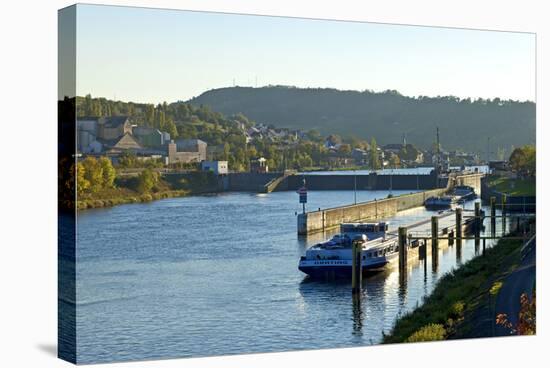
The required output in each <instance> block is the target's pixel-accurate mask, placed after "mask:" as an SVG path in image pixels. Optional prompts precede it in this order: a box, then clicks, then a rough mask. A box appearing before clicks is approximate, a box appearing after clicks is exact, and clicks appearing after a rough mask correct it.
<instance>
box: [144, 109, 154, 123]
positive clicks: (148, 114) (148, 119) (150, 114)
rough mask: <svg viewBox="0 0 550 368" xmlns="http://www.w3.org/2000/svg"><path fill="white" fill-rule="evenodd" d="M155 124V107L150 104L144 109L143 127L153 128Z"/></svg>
mask: <svg viewBox="0 0 550 368" xmlns="http://www.w3.org/2000/svg"><path fill="white" fill-rule="evenodd" d="M154 123H155V107H154V106H153V105H151V104H148V105H147V106H146V107H145V125H147V126H148V127H153V125H154Z"/></svg>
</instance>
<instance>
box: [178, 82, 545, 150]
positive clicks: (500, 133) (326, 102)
mask: <svg viewBox="0 0 550 368" xmlns="http://www.w3.org/2000/svg"><path fill="white" fill-rule="evenodd" d="M188 102H190V103H191V104H195V105H200V104H204V105H208V106H210V107H211V108H212V109H213V110H215V111H220V112H222V113H224V114H227V115H229V114H235V113H239V112H240V113H243V114H245V115H246V116H248V117H249V118H251V119H253V120H255V121H257V122H261V123H265V124H273V125H275V126H277V127H286V128H298V129H303V130H308V129H317V130H319V131H320V132H321V133H322V134H324V135H328V134H332V133H335V134H339V135H341V136H343V137H350V136H357V137H359V138H364V139H367V138H370V137H376V139H377V140H378V142H379V143H381V144H387V143H397V142H401V139H402V136H403V134H406V137H407V141H409V142H411V143H414V144H415V145H417V146H421V147H424V148H428V147H429V146H430V145H431V144H433V142H434V140H435V128H436V126H439V129H440V132H441V133H440V136H441V143H442V145H443V146H444V148H445V149H464V150H468V151H476V152H486V151H487V138H488V137H490V138H491V139H490V142H491V145H490V150H491V151H493V152H495V151H496V150H497V148H502V149H506V150H507V151H509V149H510V147H511V146H512V145H514V146H520V145H522V144H527V143H534V142H535V104H534V103H533V102H519V101H504V100H499V99H494V100H482V99H478V100H475V101H472V100H470V99H462V100H461V99H459V98H457V97H453V96H446V97H422V96H421V97H417V98H413V97H407V96H403V95H401V94H399V93H398V92H397V91H389V90H388V91H385V92H381V93H375V92H370V91H365V92H358V91H339V90H335V89H303V88H295V87H286V86H269V87H262V88H252V87H230V88H220V89H214V90H210V91H207V92H205V93H203V94H202V95H200V96H198V97H195V98H193V99H191V100H190V101H188Z"/></svg>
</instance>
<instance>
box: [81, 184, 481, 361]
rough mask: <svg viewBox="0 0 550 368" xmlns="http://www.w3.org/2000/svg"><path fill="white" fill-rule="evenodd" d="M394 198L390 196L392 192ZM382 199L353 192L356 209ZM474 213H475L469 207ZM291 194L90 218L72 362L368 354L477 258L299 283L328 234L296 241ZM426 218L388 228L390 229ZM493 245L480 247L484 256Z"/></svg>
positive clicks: (205, 200) (233, 197)
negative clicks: (451, 274) (355, 280)
mask: <svg viewBox="0 0 550 368" xmlns="http://www.w3.org/2000/svg"><path fill="white" fill-rule="evenodd" d="M394 193H395V194H399V192H398V191H394ZM387 194H388V193H387V192H385V191H376V192H373V191H359V192H358V200H361V201H364V200H371V199H374V198H384V197H386V196H387ZM308 199H309V200H310V203H309V204H308V205H309V206H310V207H311V208H316V207H322V208H326V207H333V206H337V205H342V204H348V203H350V202H352V200H353V192H349V191H323V192H310V193H309V198H308ZM468 206H470V207H471V208H473V204H471V203H470V204H468ZM300 210H301V206H300V204H299V203H298V198H297V195H296V194H295V193H294V192H276V193H271V194H269V195H254V194H245V193H225V194H221V195H215V196H198V197H189V198H172V199H166V200H161V201H156V202H151V203H144V204H132V205H123V206H118V207H114V208H108V209H98V210H87V211H83V212H81V213H80V214H79V218H78V245H77V247H78V248H77V267H76V273H77V303H76V304H77V312H76V320H77V332H78V340H77V344H78V359H79V361H80V362H82V363H92V362H107V361H117V360H138V359H154V358H162V357H164V358H168V357H185V356H209V355H222V354H236V353H252V352H267V351H287V350H299V349H317V348H335V347H346V346H357V345H370V344H376V343H378V342H379V341H380V339H381V337H382V332H383V331H385V332H388V331H389V330H390V329H391V327H392V326H393V323H394V321H395V318H396V317H397V316H399V315H402V314H403V313H406V312H407V311H410V310H411V309H413V308H414V307H415V306H417V305H418V304H419V303H421V301H422V297H424V296H425V295H427V294H428V293H429V292H430V291H431V290H432V289H433V286H434V284H435V282H436V281H437V280H438V279H439V278H440V277H441V275H442V274H444V273H445V272H448V271H449V270H450V269H452V268H453V267H455V266H456V265H457V264H458V263H460V262H465V261H467V260H468V259H470V258H472V257H473V256H474V254H475V249H474V245H473V243H471V242H470V241H464V242H463V245H462V249H461V254H460V256H461V257H460V260H457V257H456V255H457V253H456V252H457V251H456V250H455V249H453V247H448V246H446V244H440V249H439V253H438V258H437V259H438V267H437V269H436V270H435V271H433V272H428V269H430V270H431V269H432V260H431V257H427V259H425V260H418V258H413V259H410V261H409V266H408V268H407V273H406V274H401V275H400V273H399V272H398V270H397V266H396V265H395V264H392V265H391V266H390V267H389V268H388V269H387V270H386V271H384V272H380V273H374V274H370V275H368V276H366V277H364V278H363V284H362V286H363V288H362V291H361V294H360V295H359V296H358V297H355V298H354V297H353V296H352V293H351V287H350V282H349V281H346V280H335V281H324V280H321V281H318V280H312V279H310V278H308V277H306V276H305V275H304V274H302V273H301V272H300V271H299V270H298V268H297V265H298V260H299V258H300V256H301V255H303V254H304V252H305V249H306V248H307V247H308V246H311V245H312V244H314V243H315V242H317V241H319V240H322V239H324V238H325V237H327V236H329V235H330V234H316V235H314V236H310V237H298V236H297V235H296V221H297V220H296V216H295V212H299V211H300ZM428 215H429V214H427V213H426V210H424V209H423V208H418V209H412V210H408V211H405V212H403V213H400V214H399V215H398V216H396V217H395V218H392V219H390V221H391V225H390V230H392V229H396V228H397V227H398V226H399V224H404V223H410V222H411V221H416V220H418V219H420V218H425V217H426V216H428ZM489 245H490V243H489V242H488V243H487V246H489Z"/></svg>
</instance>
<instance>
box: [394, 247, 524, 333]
mask: <svg viewBox="0 0 550 368" xmlns="http://www.w3.org/2000/svg"><path fill="white" fill-rule="evenodd" d="M521 244H522V243H521V241H519V240H512V239H505V238H504V239H501V240H500V241H499V242H498V244H497V245H495V246H494V247H493V248H488V249H487V250H486V252H485V256H478V257H476V258H473V259H471V260H470V261H468V262H467V263H466V264H464V265H463V266H462V267H460V268H459V269H456V270H454V271H452V272H449V273H448V274H446V275H445V276H443V277H442V278H441V279H440V280H439V282H438V283H437V285H436V287H435V289H434V291H433V292H432V294H431V295H430V296H428V297H427V298H425V299H424V303H423V304H422V305H421V306H420V307H418V308H416V309H415V310H414V311H412V312H410V313H408V314H406V315H405V316H403V317H401V318H400V319H399V320H397V322H396V323H395V325H394V328H393V330H392V331H391V333H390V334H389V335H385V336H384V337H383V343H398V342H413V341H432V340H441V339H444V338H448V337H449V336H452V335H453V334H454V333H455V331H456V327H457V326H458V325H460V324H461V323H463V321H464V315H465V312H466V311H467V310H468V309H469V308H471V307H473V306H474V304H475V303H477V302H478V300H479V295H480V294H482V293H489V292H490V289H491V287H493V290H491V291H496V289H497V288H498V287H495V285H494V284H492V283H491V284H489V285H487V280H489V279H490V278H491V277H493V276H494V275H498V274H501V273H502V272H504V271H505V270H502V269H501V268H502V264H503V263H504V260H505V259H507V258H508V257H515V258H517V260H518V262H519V249H520V247H521Z"/></svg>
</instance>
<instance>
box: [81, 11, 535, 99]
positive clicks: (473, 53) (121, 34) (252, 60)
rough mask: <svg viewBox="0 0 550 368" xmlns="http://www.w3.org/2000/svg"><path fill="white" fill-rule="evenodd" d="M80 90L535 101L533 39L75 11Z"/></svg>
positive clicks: (116, 95) (120, 95) (110, 94)
mask: <svg viewBox="0 0 550 368" xmlns="http://www.w3.org/2000/svg"><path fill="white" fill-rule="evenodd" d="M76 43H77V45H76V58H77V64H76V65H77V67H76V76H77V86H76V92H77V94H78V95H81V96H83V95H85V94H88V93H90V94H91V95H92V96H94V97H106V98H109V99H117V100H122V101H134V102H148V103H159V102H163V101H167V102H174V101H178V100H183V101H185V100H188V99H190V98H192V97H195V96H198V95H200V94H201V93H203V92H205V91H207V90H210V89H215V88H222V87H230V86H233V85H236V86H250V87H256V86H257V87H262V86H266V85H289V86H297V87H304V88H308V87H311V88H317V87H322V88H324V87H328V88H336V89H341V90H358V91H363V90H367V89H368V90H373V91H384V90H387V89H392V90H397V91H399V92H400V93H401V94H403V95H407V96H419V95H424V96H438V95H441V96H443V95H454V96H458V97H461V98H466V97H471V98H477V97H482V98H495V97H499V98H501V99H513V100H521V101H524V100H530V101H535V48H536V41H535V35H534V34H530V33H512V32H498V31H479V30H465V29H450V28H438V27H419V26H404V25H389V24H376V23H363V22H341V21H327V20H311V19H298V18H283V17H267V16H251V15H234V14H221V13H208V12H190V11H181V10H160V9H148V8H132V7H116V6H101V5H78V7H77V41H76Z"/></svg>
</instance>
